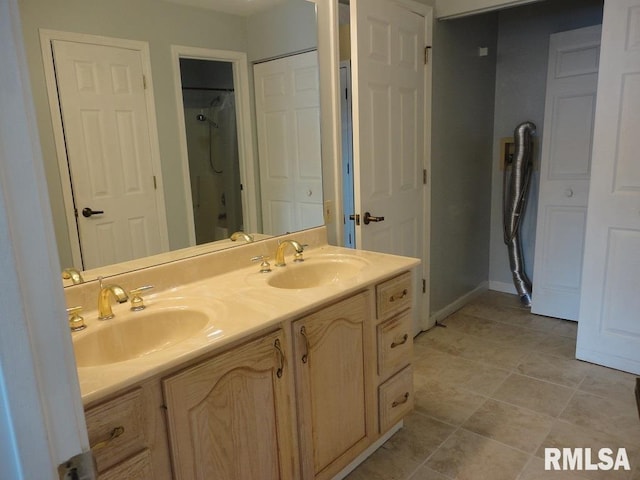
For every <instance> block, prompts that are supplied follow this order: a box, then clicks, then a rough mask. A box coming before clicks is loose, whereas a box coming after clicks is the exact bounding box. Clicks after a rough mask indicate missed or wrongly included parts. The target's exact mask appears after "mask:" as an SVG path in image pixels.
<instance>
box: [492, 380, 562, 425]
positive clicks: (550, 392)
mask: <svg viewBox="0 0 640 480" xmlns="http://www.w3.org/2000/svg"><path fill="white" fill-rule="evenodd" d="M573 392H574V391H573V390H572V389H570V388H567V387H562V386H560V385H555V384H552V383H548V382H543V381H540V380H536V379H533V378H530V377H525V376H522V375H518V374H512V375H511V376H510V377H509V378H507V379H506V380H505V381H504V383H503V384H502V385H501V386H500V388H498V390H496V392H495V393H494V394H493V395H492V397H493V398H495V399H497V400H502V401H503V402H507V403H511V404H513V405H517V406H520V407H524V408H528V409H530V410H533V411H535V412H539V413H544V414H545V415H550V416H552V417H557V416H558V415H560V413H561V412H562V410H563V409H564V407H565V406H566V405H567V403H568V402H569V399H570V398H571V396H572V395H573Z"/></svg>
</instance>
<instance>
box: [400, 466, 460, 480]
mask: <svg viewBox="0 0 640 480" xmlns="http://www.w3.org/2000/svg"><path fill="white" fill-rule="evenodd" d="M409 480H451V477H447V476H446V475H443V474H442V473H439V472H436V471H435V470H431V469H430V468H429V467H425V466H422V467H420V468H419V469H418V471H417V472H416V473H414V474H413V475H411V477H409Z"/></svg>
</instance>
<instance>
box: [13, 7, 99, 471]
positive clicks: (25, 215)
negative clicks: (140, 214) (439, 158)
mask: <svg viewBox="0 0 640 480" xmlns="http://www.w3.org/2000/svg"><path fill="white" fill-rule="evenodd" d="M0 64H2V66H3V68H2V69H0V84H2V86H3V87H2V91H1V92H0V98H2V102H3V106H4V107H5V108H3V109H1V110H0V139H2V141H0V191H1V194H0V232H2V233H1V234H0V259H1V260H0V261H1V263H2V267H3V271H4V273H5V275H8V276H9V277H10V278H11V279H12V280H11V281H10V282H7V283H6V285H5V286H4V287H3V288H2V289H1V290H0V305H1V306H2V309H3V313H4V318H6V319H10V320H11V321H4V322H3V327H2V328H3V332H2V335H0V427H1V428H0V460H1V461H2V465H3V472H5V473H6V475H8V476H9V477H11V478H16V479H26V478H52V476H53V475H54V472H56V470H57V466H58V465H59V464H61V463H63V462H65V461H66V460H67V459H69V458H70V457H72V456H74V455H76V454H80V453H81V452H83V451H88V450H89V440H88V436H87V430H86V424H85V419H84V410H83V406H82V399H81V397H80V386H79V383H78V374H77V371H76V366H75V359H74V356H73V350H72V345H71V335H69V330H68V329H66V328H64V324H65V322H64V320H63V319H64V318H65V310H64V309H65V299H64V296H63V294H62V289H61V283H60V270H59V259H58V254H57V250H56V246H55V234H54V229H53V220H52V216H51V208H50V205H49V198H48V196H47V193H46V192H47V182H46V178H45V172H44V162H43V158H42V149H41V146H40V142H39V137H38V127H37V124H36V115H35V109H34V105H33V96H32V95H33V94H32V92H31V83H30V82H29V71H28V69H27V59H26V54H25V47H24V37H23V32H22V28H21V21H20V14H19V8H18V1H17V0H8V1H0ZM52 317H53V318H52Z"/></svg>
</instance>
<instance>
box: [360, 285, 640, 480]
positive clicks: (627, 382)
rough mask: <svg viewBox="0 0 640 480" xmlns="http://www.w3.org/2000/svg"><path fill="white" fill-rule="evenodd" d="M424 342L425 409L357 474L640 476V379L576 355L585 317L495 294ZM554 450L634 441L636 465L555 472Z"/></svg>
mask: <svg viewBox="0 0 640 480" xmlns="http://www.w3.org/2000/svg"><path fill="white" fill-rule="evenodd" d="M443 323H444V324H445V325H446V326H447V327H446V328H438V327H436V328H434V329H432V330H430V331H429V332H424V333H422V334H421V335H419V336H418V337H417V338H416V340H415V344H414V345H415V363H414V371H415V379H414V382H415V410H414V412H413V413H412V414H411V415H409V416H408V417H407V418H406V419H405V427H404V428H403V429H402V430H401V431H400V432H398V433H397V434H396V435H395V436H394V437H392V438H391V439H390V440H389V441H387V442H386V443H385V444H384V445H383V446H382V447H381V448H380V449H379V450H378V451H376V452H375V453H374V454H373V455H372V456H371V457H370V458H369V459H367V461H365V462H364V463H363V464H362V465H360V466H359V467H358V468H357V469H356V470H354V471H353V472H352V473H351V474H350V475H349V476H348V477H347V478H348V479H349V480H360V479H362V480H378V479H384V480H446V479H460V480H485V479H486V480H534V479H571V480H578V479H629V480H640V420H639V419H638V411H637V408H636V403H635V395H634V388H635V377H634V376H633V375H629V374H626V373H623V372H619V371H616V370H611V369H608V368H604V367H600V366H598V365H593V364H589V363H585V362H581V361H578V360H575V359H574V352H575V343H576V325H577V324H575V323H573V322H567V321H562V320H556V319H552V318H548V317H541V316H537V315H533V314H531V313H529V311H528V310H526V309H523V308H520V306H519V301H518V299H517V297H516V296H514V295H507V294H503V293H498V292H491V291H489V292H487V293H485V294H483V295H482V296H481V297H479V298H478V299H476V300H475V301H474V302H473V303H471V304H469V305H467V306H466V307H465V308H463V309H462V310H460V311H458V312H456V313H455V314H453V315H451V316H450V317H449V318H447V319H446V320H445V321H444V322H443ZM545 447H560V448H562V447H572V448H573V447H591V448H592V450H593V449H599V448H601V447H610V448H613V449H615V450H617V448H619V447H625V448H626V450H627V454H628V457H629V461H630V463H631V468H632V470H631V471H616V472H611V471H609V472H606V471H605V472H603V471H581V472H548V471H545V470H544V461H543V458H544V448H545Z"/></svg>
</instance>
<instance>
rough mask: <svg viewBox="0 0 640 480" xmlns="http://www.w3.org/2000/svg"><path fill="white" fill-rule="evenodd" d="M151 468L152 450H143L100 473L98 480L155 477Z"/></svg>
mask: <svg viewBox="0 0 640 480" xmlns="http://www.w3.org/2000/svg"><path fill="white" fill-rule="evenodd" d="M152 472H153V469H152V468H151V452H150V451H149V450H146V449H145V450H143V451H142V452H140V453H139V454H137V455H136V456H134V457H131V458H129V459H128V460H125V461H124V462H121V463H119V464H117V465H116V466H114V467H112V468H110V469H109V470H107V471H105V472H104V473H101V474H100V475H98V480H123V479H125V478H126V479H127V480H151V479H152V478H153V473H152Z"/></svg>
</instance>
